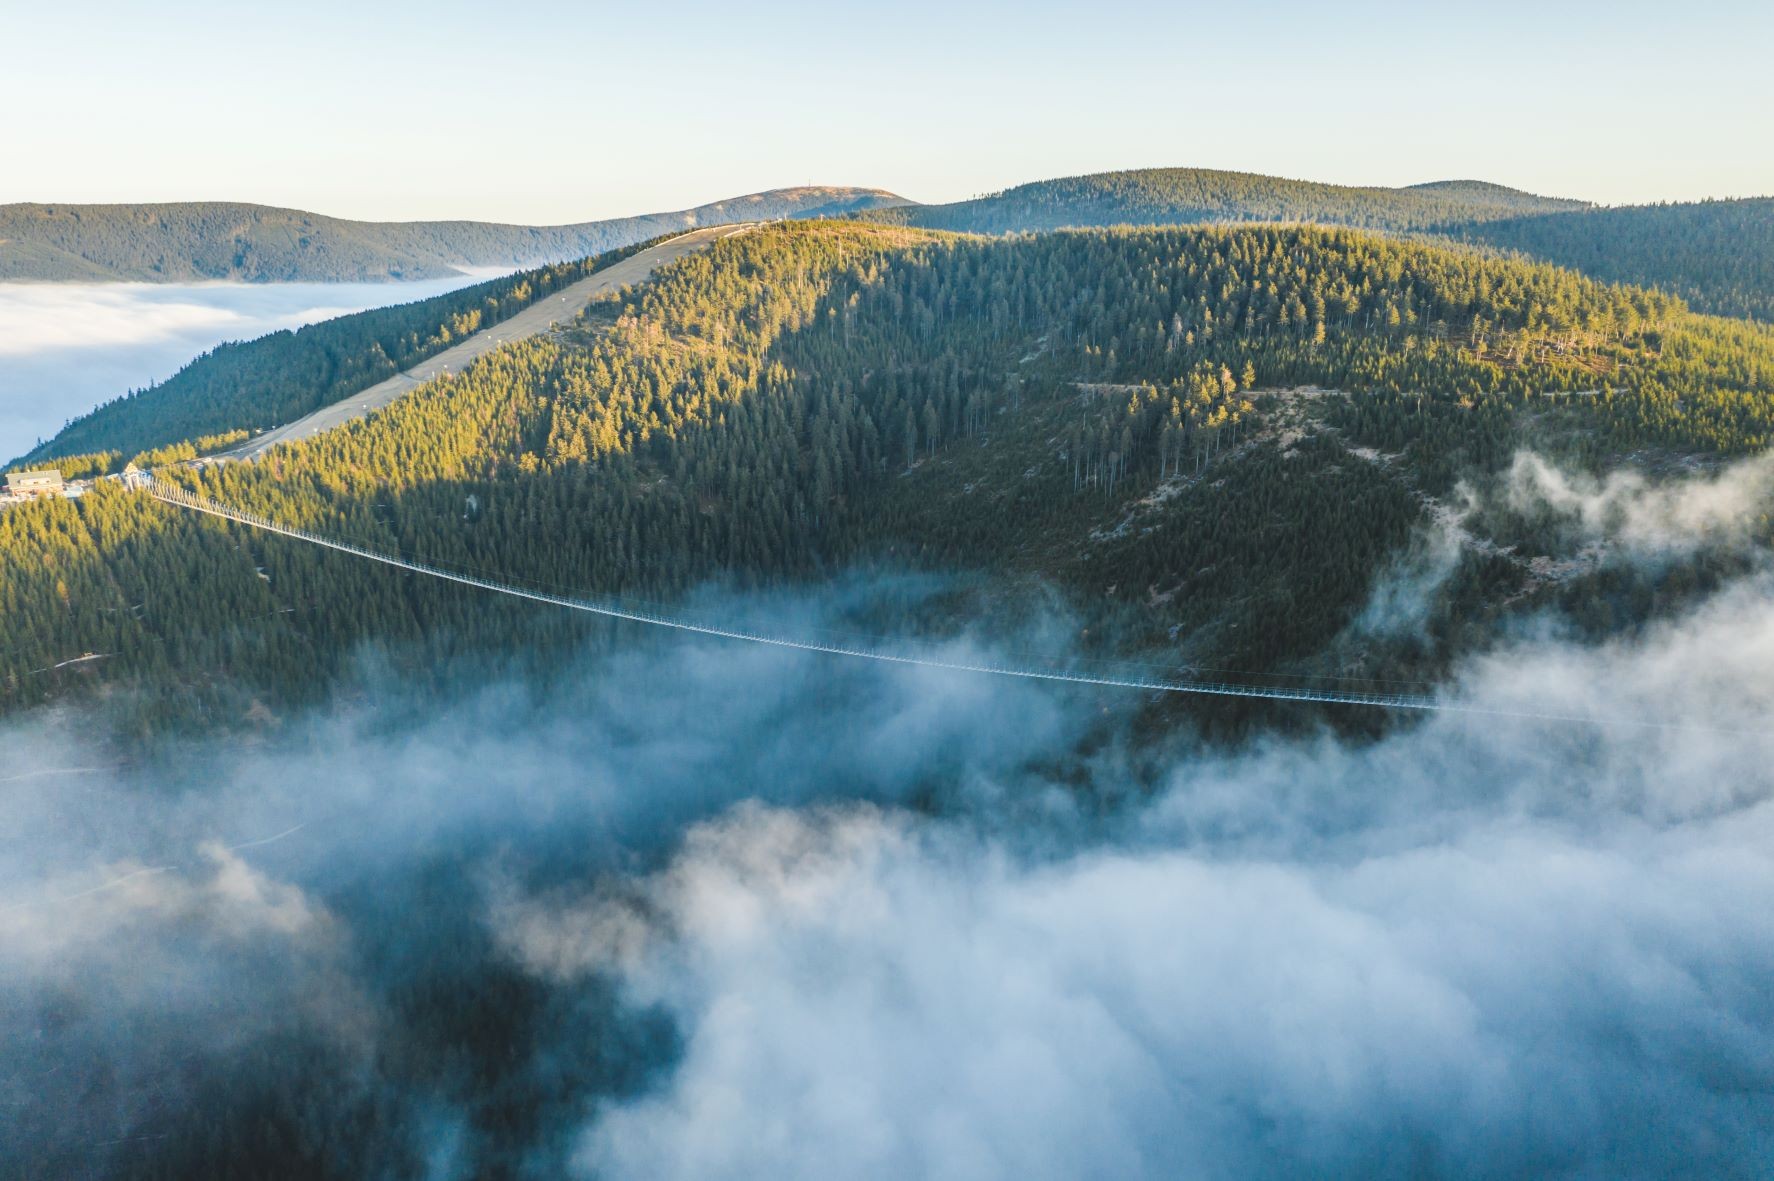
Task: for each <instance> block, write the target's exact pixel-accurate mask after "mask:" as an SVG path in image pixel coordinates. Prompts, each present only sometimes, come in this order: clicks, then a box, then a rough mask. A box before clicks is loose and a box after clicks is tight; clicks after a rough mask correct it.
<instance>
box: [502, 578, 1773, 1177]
mask: <svg viewBox="0 0 1774 1181" xmlns="http://www.w3.org/2000/svg"><path fill="white" fill-rule="evenodd" d="M1771 660H1774V598H1771V597H1770V591H1769V588H1768V587H1766V586H1757V587H1754V588H1742V589H1740V590H1739V591H1738V592H1737V593H1735V594H1733V595H1731V596H1727V597H1726V598H1725V599H1724V600H1721V601H1720V602H1718V603H1715V604H1713V605H1712V606H1711V607H1710V608H1708V609H1707V610H1706V611H1705V612H1703V613H1701V614H1700V615H1699V616H1697V617H1695V618H1693V619H1690V620H1686V621H1683V622H1682V623H1681V624H1680V625H1678V626H1671V627H1666V628H1663V629H1660V630H1659V631H1657V633H1656V634H1655V635H1653V636H1651V637H1649V638H1648V639H1647V640H1646V641H1644V642H1643V643H1640V644H1635V645H1633V646H1630V647H1628V646H1616V647H1610V648H1604V649H1599V650H1582V649H1570V648H1562V647H1547V646H1536V647H1533V648H1522V649H1516V650H1513V651H1510V652H1508V653H1499V654H1497V655H1496V656H1494V657H1493V658H1491V659H1489V660H1486V661H1482V662H1480V663H1478V664H1477V665H1476V666H1474V668H1473V669H1472V670H1471V671H1470V673H1469V675H1468V679H1467V684H1466V692H1467V694H1468V700H1469V701H1470V703H1471V704H1473V705H1475V706H1482V707H1488V708H1494V709H1497V710H1505V711H1507V710H1536V709H1538V710H1545V711H1549V712H1572V713H1584V714H1590V715H1594V716H1600V717H1608V718H1613V719H1616V721H1617V724H1613V725H1605V726H1599V727H1580V728H1576V729H1572V728H1570V727H1568V726H1565V725H1562V724H1551V725H1549V724H1546V723H1540V722H1534V721H1529V720H1524V719H1519V718H1509V717H1496V716H1491V715H1486V714H1479V713H1473V714H1447V715H1441V716H1438V717H1435V718H1432V719H1430V720H1429V721H1428V722H1427V724H1425V725H1423V726H1421V727H1419V728H1416V729H1414V730H1411V731H1408V732H1405V733H1400V734H1398V735H1396V736H1394V737H1392V738H1389V739H1387V740H1384V741H1382V742H1380V743H1377V744H1374V745H1371V746H1367V747H1362V748H1353V749H1352V748H1349V747H1346V746H1344V745H1341V744H1339V743H1336V742H1333V741H1331V740H1329V739H1325V740H1321V741H1318V742H1310V743H1304V744H1301V743H1288V744H1276V745H1268V746H1264V747H1262V748H1260V749H1257V750H1254V751H1248V752H1245V753H1243V754H1239V755H1236V756H1226V755H1218V756H1209V755H1202V756H1199V757H1196V758H1192V759H1187V760H1183V761H1179V762H1178V763H1176V764H1175V765H1174V766H1173V767H1172V768H1171V769H1170V770H1169V771H1168V772H1167V773H1166V776H1165V782H1164V784H1163V787H1162V788H1161V790H1160V791H1159V792H1158V793H1157V795H1156V796H1155V797H1154V798H1153V799H1152V800H1151V801H1150V802H1149V803H1148V804H1146V805H1145V806H1142V807H1138V808H1135V809H1132V810H1131V811H1129V812H1128V813H1126V814H1125V815H1123V816H1121V817H1119V818H1118V821H1117V823H1116V824H1114V825H1112V826H1111V828H1112V829H1113V832H1112V833H1110V834H1104V833H1102V832H1101V831H1100V830H1099V831H1098V832H1097V833H1096V834H1095V835H1094V836H1092V837H1084V838H1080V837H1079V836H1078V835H1077V832H1078V830H1070V829H1061V830H1059V831H1057V832H1054V833H1052V839H1051V841H1050V843H1048V844H1046V845H1044V846H1043V845H1039V844H1036V845H1031V844H1029V843H1028V842H1027V841H1006V840H1005V839H1004V837H1003V835H1002V834H1001V833H997V832H993V831H989V830H982V829H981V827H980V825H979V824H978V823H976V822H975V821H974V820H973V819H972V818H967V817H952V818H949V819H945V820H937V821H932V820H929V819H926V818H923V817H920V816H917V815H913V814H910V813H907V812H905V811H903V810H895V809H886V810H882V809H876V808H848V809H824V810H818V811H813V812H805V811H802V812H789V811H784V810H781V809H768V808H763V809H760V808H746V809H741V810H739V811H737V812H735V813H732V814H729V815H728V816H726V817H723V818H722V819H720V820H718V821H715V822H712V823H708V824H705V825H702V826H700V827H698V828H697V829H695V830H693V831H692V832H691V833H690V834H689V836H688V837H687V838H686V841H685V843H684V846H683V849H682V851H681V852H680V854H679V855H678V857H677V858H676V859H675V860H674V861H673V862H672V863H671V864H670V866H669V867H667V868H666V869H664V870H662V871H660V872H658V873H656V874H654V875H652V876H650V877H648V878H646V879H644V880H643V881H642V882H641V883H639V884H630V885H629V886H627V887H625V888H624V889H622V890H620V891H614V892H613V891H611V890H609V889H608V888H606V889H605V890H603V891H601V892H599V893H595V894H592V895H589V896H586V897H584V898H582V899H579V900H576V901H563V900H562V899H561V898H560V897H558V896H548V897H543V898H539V899H536V900H534V901H533V902H531V903H529V904H527V905H526V904H523V903H514V902H513V901H512V900H511V899H509V898H499V899H498V900H497V901H496V904H495V906H494V908H493V911H492V914H493V915H494V919H493V927H494V929H495V930H497V931H499V932H500V937H501V940H502V941H503V944H504V945H505V946H506V947H507V948H508V952H509V954H511V955H512V956H513V957H515V958H516V959H517V961H518V962H520V963H521V964H523V965H524V966H525V967H526V969H527V970H529V971H532V972H535V973H537V974H539V975H541V976H543V977H544V978H549V979H557V980H571V979H575V978H577V979H585V978H588V977H589V976H591V975H594V974H598V973H604V974H609V975H613V976H614V977H615V978H616V979H617V980H619V981H620V982H621V985H622V988H623V990H624V996H625V997H626V999H627V1000H628V1001H629V1003H631V1004H633V1005H636V1006H646V1007H657V1008H660V1009H662V1010H663V1011H665V1012H667V1013H669V1014H670V1015H671V1017H672V1019H673V1022H674V1024H675V1025H676V1026H677V1027H678V1028H679V1029H680V1030H681V1031H683V1037H684V1046H683V1051H682V1058H681V1061H680V1062H679V1064H678V1065H677V1067H676V1069H675V1070H674V1071H673V1073H672V1075H671V1078H670V1080H669V1082H668V1083H666V1084H665V1085H663V1086H661V1087H659V1088H658V1089H657V1090H655V1091H653V1092H650V1093H648V1094H645V1095H643V1096H640V1097H638V1098H636V1099H633V1100H629V1101H626V1102H623V1103H620V1104H618V1105H615V1106H614V1107H612V1108H611V1109H609V1110H607V1111H606V1112H604V1113H603V1114H602V1115H601V1116H600V1117H599V1118H598V1119H596V1120H594V1121H591V1122H589V1123H588V1124H587V1125H586V1127H585V1128H584V1129H583V1132H582V1136H581V1139H580V1142H579V1147H578V1153H577V1156H576V1158H575V1159H576V1161H577V1163H578V1164H579V1166H580V1167H581V1169H582V1170H583V1171H584V1172H585V1174H586V1175H595V1176H614V1177H701V1176H711V1175H722V1176H757V1177H762V1176H772V1177H799V1176H804V1177H820V1176H831V1175H834V1174H842V1175H845V1176H857V1177H883V1178H886V1177H903V1176H929V1175H939V1176H953V1177H979V1178H999V1177H1004V1178H1009V1177H1056V1178H1057V1177H1075V1176H1080V1175H1112V1176H1130V1177H1137V1176H1150V1177H1171V1176H1198V1177H1248V1176H1276V1175H1313V1176H1346V1177H1373V1176H1386V1175H1415V1174H1432V1175H1453V1176H1494V1177H1512V1176H1522V1175H1545V1174H1558V1175H1570V1176H1596V1177H1604V1176H1605V1177H1622V1176H1645V1177H1652V1176H1667V1175H1670V1174H1671V1173H1674V1172H1679V1171H1682V1170H1684V1169H1698V1170H1699V1171H1700V1172H1703V1173H1706V1174H1707V1175H1713V1176H1729V1175H1739V1174H1740V1175H1745V1176H1748V1175H1752V1173H1753V1170H1754V1168H1755V1163H1756V1162H1757V1161H1761V1160H1765V1159H1766V1156H1767V1153H1768V1152H1769V1150H1770V1149H1771V1148H1774V1116H1771V1115H1770V1110H1771V1109H1770V1105H1769V1098H1770V1094H1771V1092H1774V1001H1771V1000H1770V998H1769V996H1768V994H1767V991H1766V989H1765V988H1764V987H1763V986H1762V984H1761V983H1760V982H1761V981H1763V980H1765V979H1766V978H1767V975H1768V973H1769V972H1770V971H1771V970H1774V923H1771V922H1770V920H1769V919H1768V916H1767V915H1766V913H1765V908H1763V907H1761V906H1759V905H1757V904H1755V903H1754V902H1753V901H1752V900H1756V899H1765V898H1768V897H1770V896H1774V893H1771V892H1774V780H1771V778H1770V776H1769V774H1768V772H1767V770H1766V768H1767V767H1768V766H1769V765H1770V763H1769V759H1770V757H1771V756H1774V728H1770V727H1769V726H1768V725H1767V724H1766V721H1767V719H1768V718H1769V717H1774V679H1771V678H1770V677H1769V676H1768V674H1767V672H1766V670H1767V669H1768V668H1770V667H1774V665H1771V664H1770V661H1771ZM1643 722H1651V723H1654V724H1649V725H1647V724H1640V723H1643Z"/></svg>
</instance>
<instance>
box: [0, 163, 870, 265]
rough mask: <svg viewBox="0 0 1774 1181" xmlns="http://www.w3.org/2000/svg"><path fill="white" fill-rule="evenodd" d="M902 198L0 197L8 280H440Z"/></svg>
mask: <svg viewBox="0 0 1774 1181" xmlns="http://www.w3.org/2000/svg"><path fill="white" fill-rule="evenodd" d="M903 201H904V198H902V197H898V196H895V195H894V194H892V193H889V192H887V191H885V190H883V189H866V188H853V187H848V186H801V187H798V188H786V189H772V190H769V191H768V192H762V193H750V194H747V195H745V196H742V197H732V198H729V199H727V200H724V201H715V202H711V203H709V204H707V205H698V206H696V207H695V208H693V209H679V210H673V211H671V212H666V213H649V214H643V215H641V216H638V217H621V218H612V219H609V220H605V221H590V222H581V223H579V224H576V225H564V226H519V225H503V224H499V223H496V222H478V221H415V222H369V221H350V220H347V219H344V218H336V217H326V216H324V215H321V214H317V213H308V212H304V211H302V210H299V209H279V208H274V207H271V206H265V205H248V204H241V203H237V202H228V201H200V202H186V203H176V204H153V205H41V204H15V205H0V280H42V281H99V280H134V281H143V282H151V283H166V282H192V281H201V280H216V279H227V280H239V281H244V282H250V283H277V282H298V281H302V282H380V281H406V280H416V279H435V278H442V277H446V276H449V275H454V274H458V273H460V271H461V269H462V268H464V267H525V266H529V267H533V266H539V265H542V264H545V263H552V262H565V261H570V260H575V259H580V258H584V257H586V256H588V255H593V254H601V253H603V252H605V251H608V250H615V249H619V248H621V247H624V246H630V245H633V244H635V243H637V242H644V241H647V240H648V239H651V238H656V237H659V236H660V235H661V234H666V233H670V232H672V231H674V230H684V229H691V228H695V227H697V226H707V225H721V224H725V223H728V222H737V221H758V220H769V219H775V218H783V217H821V216H828V215H835V214H841V213H850V212H854V211H858V210H865V209H873V208H876V207H879V206H883V205H893V204H899V203H902V202H903Z"/></svg>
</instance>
